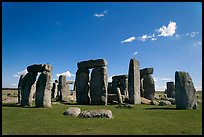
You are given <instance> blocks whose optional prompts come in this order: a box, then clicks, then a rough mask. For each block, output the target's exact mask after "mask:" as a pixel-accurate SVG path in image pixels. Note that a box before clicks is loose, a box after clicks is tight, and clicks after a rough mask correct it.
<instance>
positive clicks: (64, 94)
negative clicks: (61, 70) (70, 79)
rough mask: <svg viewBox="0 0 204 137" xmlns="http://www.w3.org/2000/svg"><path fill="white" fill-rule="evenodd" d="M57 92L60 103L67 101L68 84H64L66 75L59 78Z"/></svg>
mask: <svg viewBox="0 0 204 137" xmlns="http://www.w3.org/2000/svg"><path fill="white" fill-rule="evenodd" d="M58 88H59V89H58V90H59V92H60V98H59V100H60V101H67V100H68V96H69V95H70V89H69V83H67V82H66V75H60V76H59V86H58Z"/></svg>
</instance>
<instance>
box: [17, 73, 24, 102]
mask: <svg viewBox="0 0 204 137" xmlns="http://www.w3.org/2000/svg"><path fill="white" fill-rule="evenodd" d="M23 77H25V75H21V76H20V79H19V81H18V104H20V103H21V96H22V91H21V90H22V89H21V88H22V79H23Z"/></svg>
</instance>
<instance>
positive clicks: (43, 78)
mask: <svg viewBox="0 0 204 137" xmlns="http://www.w3.org/2000/svg"><path fill="white" fill-rule="evenodd" d="M51 88H52V73H51V72H47V71H43V72H42V73H41V74H40V76H39V78H38V80H37V85H36V99H35V105H36V107H46V108H47V107H51Z"/></svg>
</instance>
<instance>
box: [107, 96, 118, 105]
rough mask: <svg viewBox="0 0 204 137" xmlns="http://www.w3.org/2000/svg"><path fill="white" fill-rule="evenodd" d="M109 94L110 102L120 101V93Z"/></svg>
mask: <svg viewBox="0 0 204 137" xmlns="http://www.w3.org/2000/svg"><path fill="white" fill-rule="evenodd" d="M107 96H108V103H113V102H115V101H117V102H118V95H117V94H107Z"/></svg>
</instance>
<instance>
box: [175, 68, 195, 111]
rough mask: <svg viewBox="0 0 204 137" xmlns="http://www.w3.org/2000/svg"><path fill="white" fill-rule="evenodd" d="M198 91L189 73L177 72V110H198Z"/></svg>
mask: <svg viewBox="0 0 204 137" xmlns="http://www.w3.org/2000/svg"><path fill="white" fill-rule="evenodd" d="M195 93H196V90H195V88H194V84H193V82H192V79H191V77H190V75H189V74H188V73H187V72H183V71H176V72H175V100H176V108H177V109H196V108H197V103H196V95H195Z"/></svg>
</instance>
